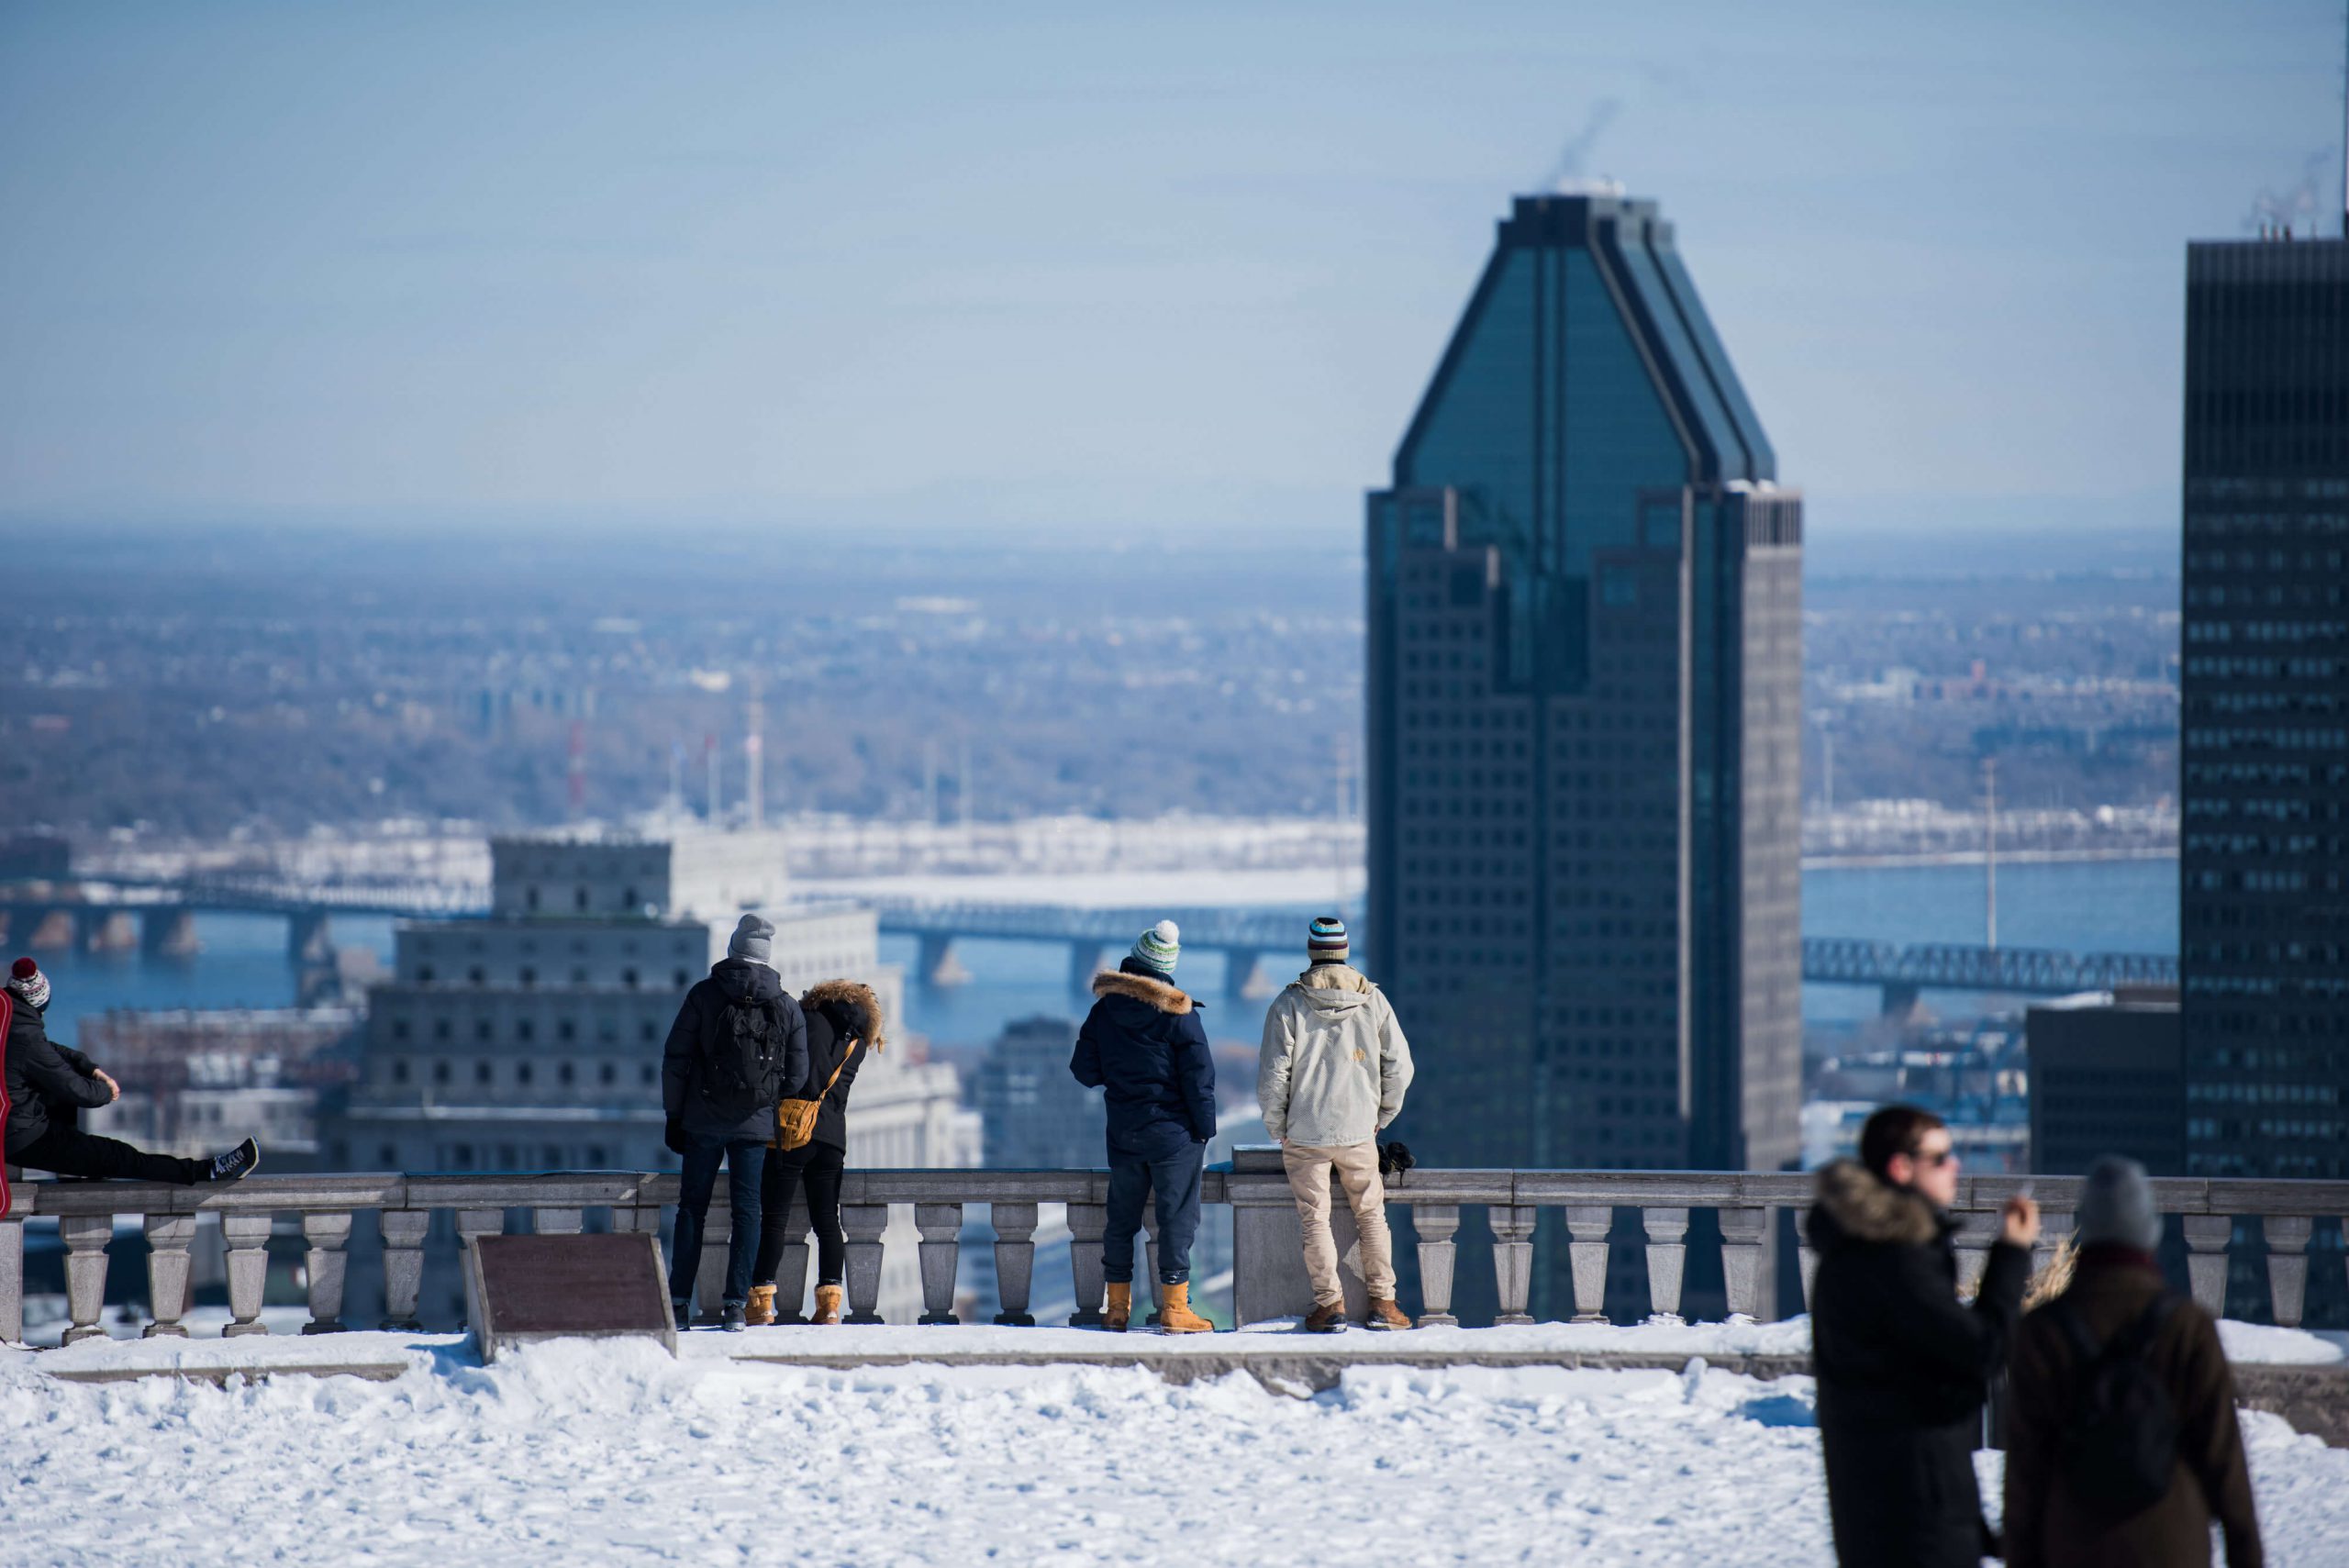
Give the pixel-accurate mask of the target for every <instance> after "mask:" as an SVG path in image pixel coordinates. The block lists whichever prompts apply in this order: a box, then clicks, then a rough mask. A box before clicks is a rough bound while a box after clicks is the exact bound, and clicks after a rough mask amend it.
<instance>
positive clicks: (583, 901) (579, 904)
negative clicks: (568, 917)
mask: <svg viewBox="0 0 2349 1568" xmlns="http://www.w3.org/2000/svg"><path fill="white" fill-rule="evenodd" d="M571 902H572V904H573V906H574V907H576V908H577V909H579V910H580V912H581V913H583V914H584V913H585V911H586V908H587V890H586V889H585V888H584V887H581V888H576V889H573V893H572V896H571Z"/></svg>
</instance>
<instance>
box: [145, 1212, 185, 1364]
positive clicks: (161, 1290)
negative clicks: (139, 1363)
mask: <svg viewBox="0 0 2349 1568" xmlns="http://www.w3.org/2000/svg"><path fill="white" fill-rule="evenodd" d="M194 1240H195V1215H193V1214H150V1215H149V1216H148V1217H147V1249H148V1250H147V1299H148V1302H149V1303H150V1307H151V1308H152V1313H153V1318H154V1320H153V1321H152V1322H150V1323H149V1324H148V1325H147V1327H146V1328H145V1329H141V1330H140V1331H139V1338H141V1339H146V1340H152V1339H157V1338H170V1339H175V1340H184V1339H186V1338H187V1325H186V1324H184V1323H183V1322H181V1321H180V1316H181V1314H182V1313H184V1311H186V1309H187V1273H188V1262H189V1260H188V1252H187V1249H188V1243H190V1242H191V1241H194Z"/></svg>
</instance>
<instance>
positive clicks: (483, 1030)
mask: <svg viewBox="0 0 2349 1568" xmlns="http://www.w3.org/2000/svg"><path fill="white" fill-rule="evenodd" d="M473 1038H474V1039H475V1040H479V1041H481V1042H482V1043H483V1044H484V1045H487V1044H488V1043H489V1042H490V1041H491V1040H495V1038H496V1031H495V1029H492V1028H491V1027H490V1022H489V1020H488V1019H487V1018H475V1019H474V1020H473Z"/></svg>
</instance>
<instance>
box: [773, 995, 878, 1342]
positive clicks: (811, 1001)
mask: <svg viewBox="0 0 2349 1568" xmlns="http://www.w3.org/2000/svg"><path fill="white" fill-rule="evenodd" d="M799 1011H800V1012H801V1014H803V1015H804V1016H805V1017H806V1018H807V1082H806V1083H804V1084H800V1085H799V1086H798V1087H797V1088H796V1089H795V1090H793V1091H792V1094H793V1098H792V1099H791V1100H786V1101H785V1103H784V1106H783V1114H781V1115H780V1116H779V1117H778V1118H777V1129H776V1137H775V1139H774V1146H773V1147H772V1148H770V1149H768V1151H767V1168H766V1175H765V1178H764V1179H763V1181H762V1182H761V1183H760V1187H759V1208H760V1211H761V1212H760V1218H759V1263H758V1267H757V1268H756V1269H754V1270H752V1271H751V1306H750V1313H749V1317H750V1321H751V1326H752V1327H753V1328H757V1327H760V1326H763V1325H764V1324H768V1323H772V1322H774V1317H775V1313H774V1276H775V1273H776V1272H777V1271H778V1270H779V1269H781V1268H782V1266H783V1250H784V1248H785V1247H786V1246H788V1245H790V1244H791V1241H792V1240H793V1237H792V1236H791V1235H790V1234H789V1233H788V1232H787V1231H786V1230H785V1226H786V1225H787V1224H788V1223H789V1222H790V1219H791V1200H792V1198H793V1197H794V1196H795V1195H800V1194H804V1195H806V1198H807V1218H808V1220H809V1222H810V1223H812V1224H813V1225H814V1226H815V1228H816V1316H815V1317H814V1318H810V1319H809V1321H810V1322H814V1323H837V1322H839V1321H840V1320H841V1293H842V1287H843V1286H844V1285H845V1284H846V1283H847V1279H848V1232H847V1230H846V1229H844V1228H843V1227H842V1226H841V1174H842V1173H843V1170H844V1169H845V1167H846V1166H847V1164H848V1095H849V1090H850V1089H852V1088H853V1087H854V1086H855V1084H856V1070H857V1068H858V1066H859V1065H860V1064H862V1063H863V1060H864V1053H865V1051H868V1050H871V1051H879V1050H880V1049H881V1048H882V1046H883V1044H884V1043H885V1037H884V1034H883V1024H882V1016H881V998H880V997H879V996H878V995H875V994H874V990H873V987H872V986H870V985H866V984H863V983H862V982H859V981H855V980H827V981H825V982H824V983H823V984H820V985H815V986H811V987H809V988H808V991H807V995H804V996H802V997H800V998H799ZM795 1139H796V1140H797V1141H796V1142H794V1141H793V1140H795ZM792 1305H793V1307H797V1305H798V1304H797V1303H796V1302H794V1303H793V1304H792Z"/></svg>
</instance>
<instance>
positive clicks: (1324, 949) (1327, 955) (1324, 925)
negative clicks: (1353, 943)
mask: <svg viewBox="0 0 2349 1568" xmlns="http://www.w3.org/2000/svg"><path fill="white" fill-rule="evenodd" d="M1305 952H1306V956H1307V957H1308V958H1310V959H1311V960H1312V961H1313V962H1316V963H1343V962H1346V923H1345V922H1344V921H1343V920H1341V919H1339V918H1338V917H1336V916H1335V915H1324V916H1322V917H1320V918H1319V919H1318V920H1316V921H1314V922H1313V928H1312V929H1311V930H1310V931H1308V933H1307V935H1306V938H1305Z"/></svg>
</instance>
